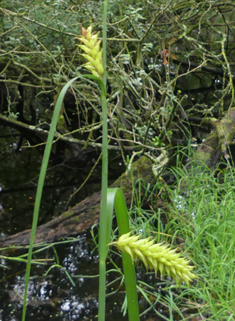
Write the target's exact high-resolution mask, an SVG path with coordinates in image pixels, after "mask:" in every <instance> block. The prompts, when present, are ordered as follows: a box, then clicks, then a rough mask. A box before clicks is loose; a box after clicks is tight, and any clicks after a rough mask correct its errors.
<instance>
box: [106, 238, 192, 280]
mask: <svg viewBox="0 0 235 321" xmlns="http://www.w3.org/2000/svg"><path fill="white" fill-rule="evenodd" d="M111 244H114V245H116V246H117V248H118V249H119V250H121V251H124V252H126V253H128V254H129V255H130V256H131V258H132V259H133V260H138V259H140V260H141V261H142V262H143V263H144V265H145V267H146V269H153V270H154V271H155V273H157V272H158V271H160V273H161V277H162V276H163V274H167V275H168V276H169V277H172V278H173V279H174V280H175V281H176V283H177V284H181V283H182V281H185V283H186V284H187V285H189V282H190V281H191V280H192V279H194V278H196V275H194V274H193V273H192V272H191V270H192V269H193V267H192V266H190V265H189V261H187V260H186V259H184V258H181V257H180V254H179V253H176V251H175V250H173V249H170V247H169V246H168V245H165V244H162V243H158V244H154V240H151V239H150V238H145V239H140V235H133V236H131V235H130V233H126V234H123V235H121V236H120V237H119V239H118V240H117V242H113V243H111Z"/></svg>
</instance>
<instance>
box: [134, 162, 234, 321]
mask: <svg viewBox="0 0 235 321" xmlns="http://www.w3.org/2000/svg"><path fill="white" fill-rule="evenodd" d="M171 172H172V173H173V175H174V176H175V178H176V183H175V184H174V186H172V187H166V185H165V184H162V185H161V183H159V182H158V183H157V188H154V189H153V190H151V189H150V188H148V187H146V190H148V193H147V194H148V195H149V200H150V201H151V199H153V195H152V194H153V193H155V196H156V194H157V193H158V192H159V190H161V196H162V197H163V196H165V195H168V196H170V199H171V202H169V204H168V205H169V208H168V209H158V211H156V210H154V208H153V209H152V210H151V209H150V210H143V209H142V208H141V207H142V205H143V202H142V201H141V199H139V200H138V199H136V201H135V203H134V204H135V205H133V207H132V208H131V209H130V216H131V217H132V222H131V229H132V230H135V231H136V232H140V233H142V234H143V237H147V236H149V235H151V236H152V237H155V238H156V240H157V242H159V241H160V242H161V241H166V242H169V243H171V244H172V245H173V246H174V247H178V248H179V249H180V250H183V251H184V252H185V256H186V258H188V259H189V260H190V261H191V263H192V265H194V266H195V269H194V272H195V274H196V275H197V276H198V279H197V280H195V281H194V282H192V284H191V286H190V287H186V286H184V285H183V284H182V287H181V289H180V290H177V289H176V287H175V285H174V284H172V281H171V280H169V278H168V279H167V278H165V279H163V280H162V283H161V281H160V280H158V281H157V283H158V285H157V286H156V285H155V286H152V285H151V284H150V283H149V284H148V282H144V281H142V280H141V279H140V278H139V281H138V289H139V292H140V293H141V296H142V297H143V298H144V299H145V302H146V304H147V306H145V309H144V311H143V309H142V315H143V314H145V313H150V314H152V313H153V314H155V315H156V314H157V315H158V316H160V317H161V318H163V319H164V320H174V316H176V315H177V316H178V317H180V320H187V319H188V318H190V317H192V316H200V315H201V316H203V317H204V318H205V320H220V321H221V320H226V321H227V320H233V319H234V314H235V275H234V271H235V265H234V263H235V207H234V199H235V185H234V181H235V171H234V170H233V169H232V168H227V169H225V170H224V171H223V172H219V171H218V172H217V173H213V172H211V171H210V170H209V169H208V168H207V167H206V166H205V165H203V164H199V163H198V162H197V163H191V164H190V167H188V169H186V168H179V167H175V168H172V169H171ZM139 184H141V183H140V182H139ZM138 186H139V185H138V184H137V187H136V191H135V193H134V194H135V197H136V198H138V195H140V193H138V189H139V187H138ZM142 188H143V186H142ZM164 188H165V190H164ZM166 189H167V190H166ZM171 203H172V204H171ZM169 209H170V210H169ZM161 215H162V216H164V215H165V217H166V220H167V223H166V224H165V225H164V224H163V222H162V220H161V217H162V216H161ZM140 269H142V267H141V264H140ZM151 273H152V272H149V273H148V274H149V275H151ZM152 274H153V273H152ZM159 287H160V288H161V291H162V292H161V293H162V294H161V295H160V294H159ZM159 307H161V309H162V312H159V311H160V310H161V309H160V310H159ZM164 307H165V308H164Z"/></svg>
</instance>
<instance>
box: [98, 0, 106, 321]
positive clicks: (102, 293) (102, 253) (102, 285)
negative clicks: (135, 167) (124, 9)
mask: <svg viewBox="0 0 235 321" xmlns="http://www.w3.org/2000/svg"><path fill="white" fill-rule="evenodd" d="M107 8H108V1H107V0H105V1H104V11H103V67H104V75H103V83H104V86H105V93H102V118H103V140H102V183H101V213H100V230H99V275H100V276H99V312H98V321H104V320H105V297H106V252H107V251H106V246H107V243H108V242H109V240H108V237H109V233H108V232H107V221H108V219H107V189H108V125H107V100H106V41H107Z"/></svg>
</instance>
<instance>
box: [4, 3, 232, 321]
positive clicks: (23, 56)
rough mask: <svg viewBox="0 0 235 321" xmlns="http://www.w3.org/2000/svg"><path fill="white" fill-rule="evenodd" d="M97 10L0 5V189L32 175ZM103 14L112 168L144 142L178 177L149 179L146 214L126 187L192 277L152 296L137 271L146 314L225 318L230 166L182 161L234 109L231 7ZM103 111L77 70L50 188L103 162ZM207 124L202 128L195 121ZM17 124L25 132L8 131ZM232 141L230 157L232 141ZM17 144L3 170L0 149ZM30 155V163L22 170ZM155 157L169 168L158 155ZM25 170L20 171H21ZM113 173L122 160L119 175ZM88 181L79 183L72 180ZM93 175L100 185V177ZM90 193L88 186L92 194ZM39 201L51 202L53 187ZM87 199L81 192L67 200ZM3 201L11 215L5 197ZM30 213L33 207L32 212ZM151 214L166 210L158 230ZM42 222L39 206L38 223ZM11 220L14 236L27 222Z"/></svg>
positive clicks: (141, 220)
mask: <svg viewBox="0 0 235 321" xmlns="http://www.w3.org/2000/svg"><path fill="white" fill-rule="evenodd" d="M101 8H102V1H80V0H77V1H63V0H62V1H60V0H58V1H43V2H41V1H20V2H19V1H14V0H12V1H2V2H1V6H0V35H1V46H0V98H1V99H0V123H1V124H2V125H4V127H1V128H0V133H1V142H3V144H2V147H1V186H2V187H4V186H6V187H9V186H10V187H12V186H13V185H14V184H17V183H18V182H19V181H21V179H22V181H24V182H25V181H29V180H30V181H31V182H33V183H34V182H35V181H36V179H37V175H38V167H39V166H40V163H41V155H42V152H43V146H44V144H45V141H46V137H47V133H48V128H49V126H48V124H49V123H50V120H51V114H52V111H53V107H54V105H55V102H56V99H57V97H58V94H59V92H60V90H61V88H62V87H63V86H64V85H65V83H67V82H68V80H70V79H71V78H73V77H75V76H78V75H79V74H83V73H86V71H84V69H83V68H82V64H83V63H84V62H85V61H84V59H83V58H82V57H81V56H80V55H79V53H80V51H79V48H78V47H77V44H78V40H77V39H76V37H77V36H79V35H80V33H81V31H80V30H81V26H84V27H88V26H89V25H90V24H92V26H93V30H94V31H101V28H102V12H101V10H102V9H101ZM108 10H109V14H108V44H107V45H108V48H107V50H108V51H107V54H108V59H107V65H108V66H107V76H108V79H107V88H108V126H109V151H110V156H111V158H110V159H111V162H110V165H109V170H110V171H111V169H112V160H113V159H114V158H117V162H118V163H122V164H124V165H126V163H127V158H128V157H127V156H129V157H131V156H132V155H133V152H137V151H140V150H143V152H144V153H148V154H149V156H150V157H152V158H153V159H156V158H158V157H159V156H160V157H161V155H163V156H164V157H165V158H166V159H167V162H166V163H168V164H170V165H173V166H174V165H177V167H176V168H175V167H173V169H172V171H173V174H172V172H170V171H169V170H168V173H167V177H168V178H173V181H174V182H175V183H174V184H175V185H174V188H171V189H169V188H168V187H167V186H166V185H165V184H164V183H161V182H158V183H157V185H156V186H155V187H153V189H151V190H150V189H149V187H148V186H147V187H145V188H146V195H148V199H152V200H153V203H151V206H150V209H152V211H151V210H149V211H145V210H144V209H143V208H144V200H142V199H140V198H138V197H136V195H138V193H139V194H140V190H141V188H139V190H137V191H136V190H135V192H134V191H133V194H134V195H135V200H136V199H137V202H136V204H135V205H133V206H132V208H131V215H132V217H133V218H134V219H133V222H132V224H133V225H134V227H135V228H136V229H137V230H138V231H139V230H142V231H144V232H145V233H146V235H149V234H151V235H157V237H158V238H159V240H160V235H161V239H164V240H166V241H168V242H170V243H172V244H174V245H178V246H179V247H183V248H184V249H185V250H186V251H188V253H189V257H190V258H191V259H192V262H193V264H195V266H196V272H197V273H198V275H199V278H198V281H197V282H196V283H195V284H193V286H192V287H191V288H190V289H187V288H184V287H183V288H182V291H178V290H175V289H174V288H173V290H172V291H171V289H172V286H171V285H169V284H170V283H169V282H167V281H166V283H165V284H163V283H161V285H160V283H159V284H158V285H160V286H161V288H162V289H163V290H159V287H157V288H158V291H157V292H156V291H155V287H156V283H154V282H155V281H154V282H153V281H152V276H151V275H147V276H145V277H144V278H145V279H144V281H143V278H141V276H143V272H142V269H141V268H140V269H139V272H138V273H139V274H138V277H139V285H140V287H139V291H140V292H141V293H142V294H143V296H144V298H145V302H144V303H143V306H142V310H143V311H146V309H147V311H148V312H149V311H150V310H151V309H152V310H151V311H152V312H150V313H151V317H152V318H155V316H156V315H158V317H159V318H160V319H161V320H162V319H165V320H177V319H178V320H181V319H182V320H183V319H189V320H190V318H192V317H193V315H194V316H195V318H197V319H196V320H200V318H201V320H203V319H204V320H220V321H221V320H226V321H227V320H232V319H233V318H234V290H233V289H234V278H233V274H234V273H233V271H234V268H233V265H234V259H233V258H234V250H233V244H234V240H233V238H234V237H233V235H234V224H233V221H234V213H233V205H232V199H233V183H234V173H233V170H232V169H231V166H230V165H231V164H233V162H231V164H228V163H226V165H225V166H224V167H228V168H227V169H226V170H225V172H224V173H222V172H221V171H217V172H216V175H214V173H213V174H211V173H210V171H209V170H208V168H205V167H204V165H202V166H201V167H200V166H199V164H198V163H196V164H195V163H191V165H190V167H187V170H186V169H185V170H183V169H182V168H183V164H185V162H186V161H187V159H188V158H189V157H190V156H191V155H192V147H197V145H198V144H200V143H201V142H202V141H203V139H204V138H205V137H206V134H207V133H209V132H210V130H211V123H212V122H213V119H214V121H215V119H219V118H222V117H223V116H224V115H226V112H227V111H228V110H229V109H230V110H231V108H233V107H234V86H233V83H234V79H235V76H234V75H235V71H234V68H235V65H234V61H235V47H234V40H235V22H234V21H235V19H234V11H235V4H234V3H233V1H218V0H214V1H199V0H197V1H196V0H191V1H178V0H173V1H172V0H169V1H161V0H159V1H156V0H152V1H151V0H149V1H131V0H127V1H125V2H124V1H119V0H114V1H109V8H108ZM100 116H101V100H100V96H99V94H98V87H97V86H96V85H94V84H93V83H92V82H89V81H87V80H84V79H82V78H81V80H79V81H77V82H76V83H74V85H73V87H72V88H71V89H70V91H69V93H68V94H67V95H66V98H65V101H64V106H63V110H62V112H61V115H60V124H59V127H58V128H57V131H58V133H59V137H60V139H59V141H58V142H57V144H55V146H54V149H53V153H52V159H51V166H54V167H55V168H56V170H57V174H56V177H57V178H56V179H55V178H54V176H55V174H52V173H51V172H50V171H49V173H48V184H49V183H50V182H52V185H53V184H55V185H56V184H61V183H63V182H66V184H67V182H68V180H70V181H71V180H73V179H74V178H73V177H74V176H75V175H74V171H75V168H76V166H77V164H79V167H80V168H82V170H83V169H84V168H86V166H87V164H89V169H88V168H87V169H86V171H85V169H84V171H85V172H86V174H87V175H88V174H89V172H90V170H91V168H92V166H96V165H97V164H98V162H99V156H100V150H101V137H102V132H101V127H102V123H101V117H100ZM202 121H204V125H203V126H200V124H201V123H202ZM205 121H206V122H205ZM205 124H206V125H205ZM29 126H30V127H29ZM38 129H42V130H44V131H40V132H39V131H38ZM16 132H17V133H20V136H19V135H18V136H17V137H16V138H15V137H14V135H15V134H16ZM9 137H10V138H9ZM10 142H11V146H10ZM227 143H229V147H230V149H229V151H230V159H231V160H232V159H233V155H232V152H233V150H232V148H233V142H232V141H231V142H227ZM9 146H10V147H9ZM33 147H35V148H33ZM12 151H14V158H13V159H11V165H12V166H11V173H10V174H9V171H7V170H6V169H7V166H8V165H9V164H8V163H9V162H8V161H6V159H7V158H6V157H9V155H11V153H12ZM22 151H23V153H22V154H20V156H19V152H22ZM182 151H184V152H182ZM224 154H226V152H225V151H224ZM182 155H183V156H182ZM31 156H32V162H33V164H34V165H33V168H30V166H28V167H27V164H30V161H29V158H30V157H31ZM19 159H21V161H19ZM226 159H228V158H226ZM158 160H159V158H158ZM160 163H161V158H160ZM162 163H163V164H164V166H165V165H166V163H164V160H163V161H162ZM25 164H26V165H25ZM61 164H63V167H60V166H61ZM75 164H76V165H75ZM160 165H161V164H160ZM65 167H66V174H65V173H64V168H65ZM215 167H216V165H215ZM23 168H24V169H25V168H26V169H27V175H26V176H27V178H26V176H24V175H23V173H22V172H23V170H22V169H23ZM195 168H196V169H195ZM93 170H94V167H93ZM120 171H121V169H120V168H119V169H118V173H116V174H115V175H116V176H117V174H119V172H120ZM218 173H219V175H218ZM18 175H20V176H18ZM98 175H99V174H98ZM66 176H67V177H66ZM215 176H216V177H215ZM174 177H176V179H175V178H174ZM164 178H166V176H165V177H164ZM66 179H67V181H66ZM64 180H65V181H64ZM83 180H85V178H83V179H82V180H81V181H80V180H78V181H76V182H75V183H76V185H79V184H81V183H82V181H83ZM93 182H94V184H93V185H95V183H97V181H95V179H94V180H93ZM168 182H170V179H168ZM98 185H99V183H98ZM98 188H99V186H98ZM74 191H75V190H74V189H69V190H68V189H67V190H66V191H64V199H67V200H68V199H69V198H70V195H71V194H72V193H73V192H74ZM92 191H93V187H92V190H90V191H89V193H92ZM154 191H155V193H154ZM89 193H88V194H89ZM85 194H86V193H85ZM156 195H158V197H160V196H161V198H162V199H165V200H167V201H168V203H170V204H171V208H170V210H169V214H168V215H169V216H165V215H162V212H161V210H160V209H156V207H154V206H155V204H156ZM30 197H31V196H30ZM45 197H46V198H47V201H46V202H45V207H46V206H47V205H46V204H47V202H48V199H49V198H50V193H47V195H45ZM83 197H85V195H84V194H80V199H78V198H77V199H74V203H75V202H76V201H79V200H81V199H82V198H83ZM145 199H146V198H145ZM55 200H56V202H54V201H55ZM11 201H12V202H16V206H17V207H21V206H22V202H19V201H17V200H13V198H12V199H11ZM51 202H52V204H53V205H51V208H50V211H51V212H52V213H55V214H58V213H61V212H62V211H63V209H64V207H65V204H64V203H63V206H62V207H60V205H61V203H62V202H61V200H60V196H59V195H57V196H56V197H54V196H53V199H51ZM55 203H56V204H57V205H55ZM71 204H73V203H69V205H71ZM66 206H68V203H67V201H66ZM5 207H6V206H5ZM8 207H9V210H7V211H9V212H10V208H11V207H12V203H11V202H10V201H9V203H8ZM31 209H32V206H31V207H30V206H29V208H28V210H29V213H31V212H30V210H31ZM23 211H25V210H23ZM26 212H27V210H26ZM42 214H43V213H42ZM44 214H45V213H44ZM29 216H30V214H29ZM156 218H158V219H160V218H161V220H158V221H159V222H160V221H161V224H160V223H159V224H157V226H155V225H154V224H155V223H156ZM47 219H48V217H47V214H45V215H44V217H43V218H41V222H40V223H43V222H45V221H46V220H47ZM30 220H31V217H30V218H29V222H30ZM24 223H25V222H24ZM137 223H138V224H137ZM7 224H9V225H7V229H9V233H10V234H11V233H13V232H14V231H18V230H20V229H25V228H27V227H28V226H23V224H21V226H20V227H19V226H17V228H15V227H14V226H13V227H12V225H11V223H7ZM154 226H155V227H154ZM155 228H156V230H155ZM5 232H6V231H4V233H5ZM159 233H163V234H166V235H165V236H164V235H162V234H159ZM169 235H171V236H173V238H172V237H169ZM141 282H142V283H141ZM157 282H160V281H159V280H157ZM110 292H112V291H110ZM159 293H160V294H161V296H160V295H159ZM146 302H147V303H146ZM153 311H154V312H153ZM144 317H145V316H143V318H144Z"/></svg>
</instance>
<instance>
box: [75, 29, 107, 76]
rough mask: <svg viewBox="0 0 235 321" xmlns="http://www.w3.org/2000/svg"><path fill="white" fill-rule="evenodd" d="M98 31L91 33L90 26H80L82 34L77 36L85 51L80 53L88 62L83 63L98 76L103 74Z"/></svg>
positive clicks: (80, 46)
mask: <svg viewBox="0 0 235 321" xmlns="http://www.w3.org/2000/svg"><path fill="white" fill-rule="evenodd" d="M98 35H99V33H98V32H97V33H96V34H92V26H90V27H88V28H87V29H85V28H83V27H82V36H81V37H78V38H77V39H79V40H80V41H81V42H82V43H83V44H82V45H79V48H81V49H82V50H83V51H84V52H85V53H83V54H82V56H83V57H84V58H86V60H88V62H87V63H86V64H85V65H84V67H85V68H86V69H87V70H90V71H91V73H92V74H93V75H94V76H97V77H99V78H101V77H102V75H103V74H104V67H103V63H102V49H100V44H101V40H98Z"/></svg>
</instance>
